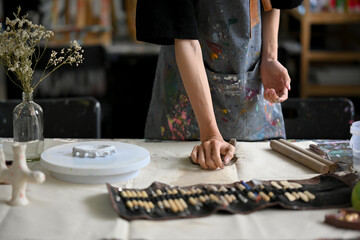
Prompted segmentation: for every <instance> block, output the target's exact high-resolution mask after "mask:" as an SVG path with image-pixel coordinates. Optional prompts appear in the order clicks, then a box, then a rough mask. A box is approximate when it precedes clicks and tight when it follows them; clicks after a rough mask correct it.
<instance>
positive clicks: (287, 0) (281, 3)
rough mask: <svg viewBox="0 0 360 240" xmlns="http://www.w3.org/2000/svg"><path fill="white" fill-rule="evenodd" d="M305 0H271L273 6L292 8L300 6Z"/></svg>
mask: <svg viewBox="0 0 360 240" xmlns="http://www.w3.org/2000/svg"><path fill="white" fill-rule="evenodd" d="M302 2H303V0H271V5H272V7H273V8H278V9H291V8H295V7H297V6H299V5H300V4H301V3H302Z"/></svg>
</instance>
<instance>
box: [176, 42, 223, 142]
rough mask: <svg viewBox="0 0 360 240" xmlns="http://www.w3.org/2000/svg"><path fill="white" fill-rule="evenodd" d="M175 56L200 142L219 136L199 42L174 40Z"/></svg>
mask: <svg viewBox="0 0 360 240" xmlns="http://www.w3.org/2000/svg"><path fill="white" fill-rule="evenodd" d="M175 55H176V62H177V65H178V68H179V71H180V75H181V78H182V81H183V83H184V86H185V90H186V92H187V94H188V97H189V100H190V103H191V106H192V108H193V110H194V113H195V116H196V119H197V122H198V125H199V128H200V140H201V141H205V140H207V139H208V138H209V137H211V136H221V135H220V132H219V129H218V127H217V123H216V120H215V114H214V110H213V105H212V100H211V94H210V88H209V83H208V80H207V75H206V72H205V67H204V63H203V58H202V53H201V47H200V44H199V42H198V41H197V40H182V39H181V40H180V39H176V40H175Z"/></svg>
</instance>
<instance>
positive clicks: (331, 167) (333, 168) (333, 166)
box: [279, 139, 338, 173]
mask: <svg viewBox="0 0 360 240" xmlns="http://www.w3.org/2000/svg"><path fill="white" fill-rule="evenodd" d="M279 141H280V142H281V143H284V144H286V145H288V146H289V147H291V148H294V149H296V150H298V151H299V152H302V153H304V154H306V155H308V156H309V157H312V158H314V159H315V160H318V161H319V162H322V163H324V164H325V165H327V166H328V167H329V171H330V172H331V173H334V172H336V170H337V169H338V166H337V164H336V163H333V162H331V161H329V160H327V159H325V158H323V157H320V156H319V155H316V154H315V153H313V152H311V151H309V150H306V149H304V148H302V147H299V146H297V145H296V144H293V143H291V142H289V141H286V140H285V139H279Z"/></svg>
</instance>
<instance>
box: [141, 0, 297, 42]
mask: <svg viewBox="0 0 360 240" xmlns="http://www.w3.org/2000/svg"><path fill="white" fill-rule="evenodd" d="M209 1H213V0H209ZM226 1H230V0H226ZM242 1H243V0H242ZM302 2H303V0H271V4H272V7H273V8H278V9H289V8H294V7H296V6H298V5H300V4H301V3H302ZM197 3H198V0H138V1H137V9H136V38H137V40H139V41H144V42H150V43H155V44H160V45H171V44H174V39H175V38H177V39H198V30H197V23H196V19H195V5H196V4H197Z"/></svg>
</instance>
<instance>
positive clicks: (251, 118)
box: [136, 0, 302, 170]
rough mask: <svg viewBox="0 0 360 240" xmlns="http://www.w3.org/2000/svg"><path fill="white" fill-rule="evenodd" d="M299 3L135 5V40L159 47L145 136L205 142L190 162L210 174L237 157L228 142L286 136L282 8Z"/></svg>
mask: <svg viewBox="0 0 360 240" xmlns="http://www.w3.org/2000/svg"><path fill="white" fill-rule="evenodd" d="M301 2H302V1H300V0H287V1H281V0H277V1H276V0H273V1H272V2H270V0H262V1H260V0H246V1H245V0H226V1H213V0H172V1H169V0H138V2H137V10H136V11H137V12H136V31H137V32H136V34H137V39H138V40H140V41H145V42H150V43H155V44H160V45H162V47H161V50H160V53H159V57H158V64H157V69H156V76H155V81H154V86H153V92H152V99H151V102H150V107H149V111H148V116H147V120H146V126H145V138H146V139H171V140H199V139H200V141H201V144H200V145H198V146H195V147H194V149H193V150H192V152H191V158H192V160H193V162H194V163H198V164H199V165H200V166H201V167H202V168H203V169H212V170H214V169H217V168H224V164H225V165H226V164H227V163H228V162H229V161H230V160H231V159H232V157H233V156H234V152H235V148H234V146H232V145H231V144H230V143H228V142H227V140H229V139H231V138H235V139H237V140H243V141H257V140H264V139H273V138H285V137H286V134H285V129H284V120H283V116H282V111H281V105H280V103H281V102H283V101H285V100H286V99H287V98H288V91H289V90H290V81H291V80H290V77H289V74H288V72H287V70H286V68H285V67H284V66H283V65H282V64H281V63H280V62H279V61H278V59H277V47H278V29H279V18H280V10H279V9H280V8H292V7H295V6H297V5H299V4H300V3H301ZM264 7H266V8H267V9H266V11H265V10H264ZM276 8H277V9H276Z"/></svg>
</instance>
